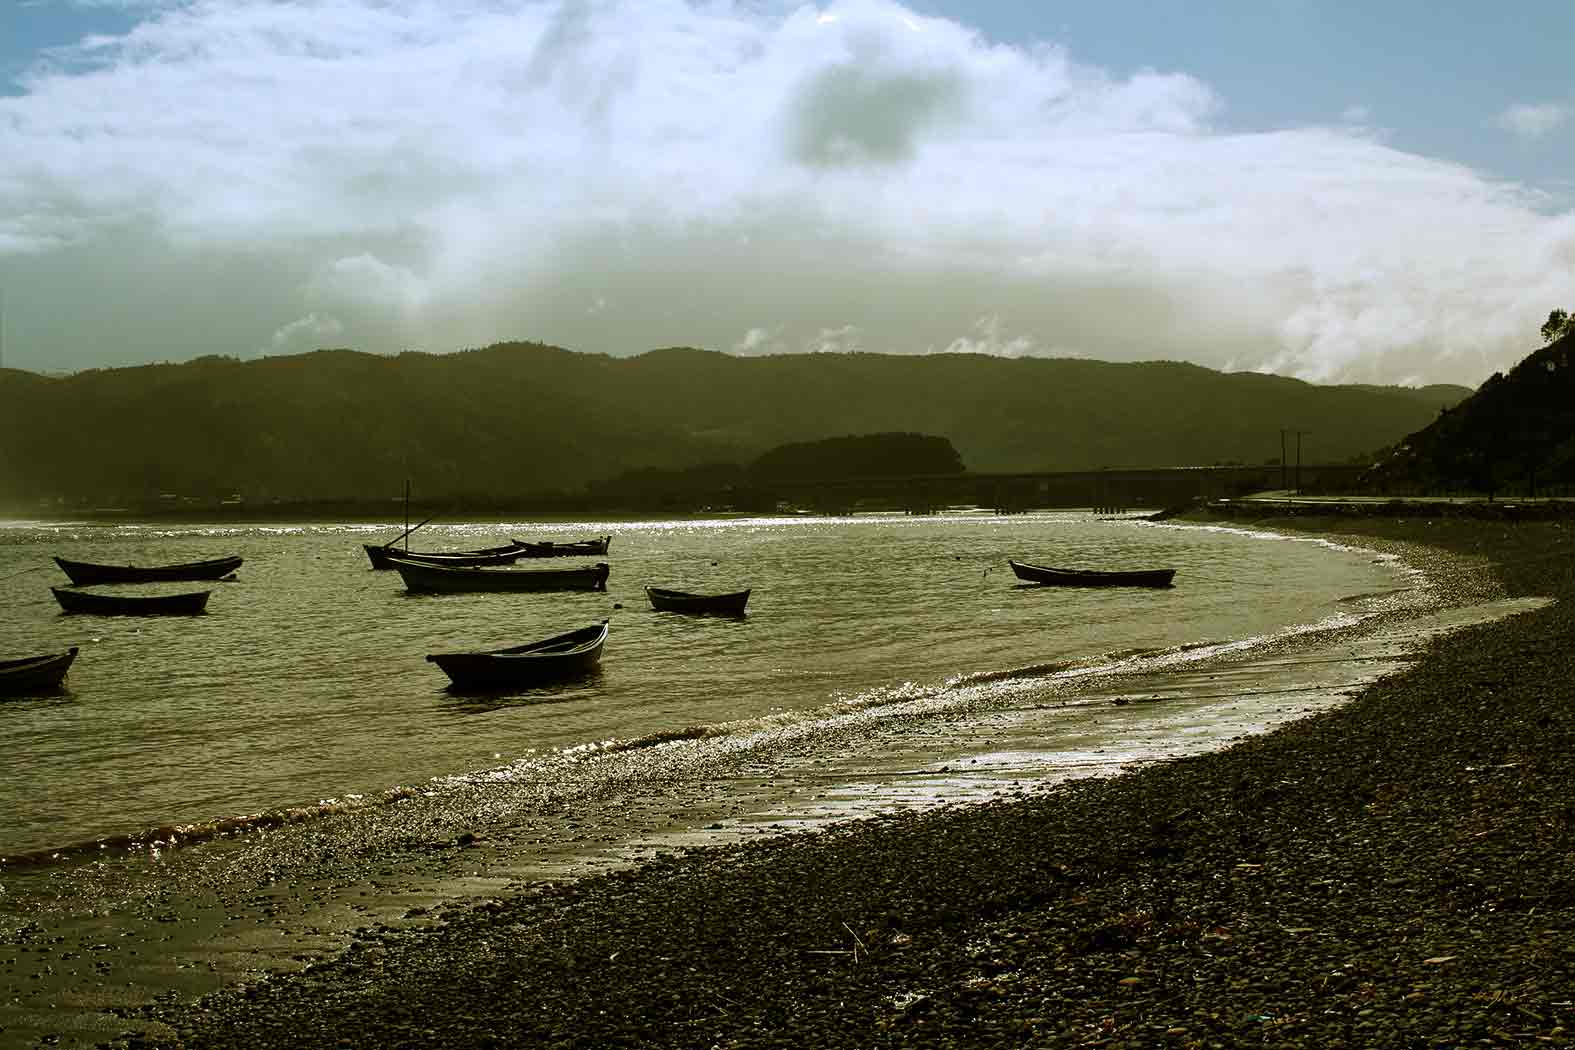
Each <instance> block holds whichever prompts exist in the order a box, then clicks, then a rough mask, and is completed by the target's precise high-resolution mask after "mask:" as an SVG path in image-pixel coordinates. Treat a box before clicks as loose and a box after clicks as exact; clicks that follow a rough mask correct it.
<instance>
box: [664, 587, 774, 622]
mask: <svg viewBox="0 0 1575 1050" xmlns="http://www.w3.org/2000/svg"><path fill="white" fill-rule="evenodd" d="M645 596H646V597H647V598H649V599H650V600H651V608H653V609H656V610H659V611H661V612H681V613H716V614H718V615H721V616H742V615H744V606H745V604H747V603H748V601H749V592H748V591H734V592H733V593H731V594H690V593H689V592H688V591H671V590H668V589H666V588H664V587H647V588H646V589H645Z"/></svg>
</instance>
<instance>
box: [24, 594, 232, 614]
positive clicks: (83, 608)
mask: <svg viewBox="0 0 1575 1050" xmlns="http://www.w3.org/2000/svg"><path fill="white" fill-rule="evenodd" d="M49 589H50V590H51V591H52V592H53V593H54V595H55V601H57V602H59V603H60V607H61V608H62V609H64V610H65V611H66V612H68V613H93V614H95V615H98V616H196V615H199V614H200V613H202V612H203V611H204V610H205V609H206V608H207V606H208V596H209V595H210V594H212V593H213V592H212V591H193V592H192V593H189V594H95V593H93V592H92V591H76V590H72V589H70V588H68V587H51V588H49Z"/></svg>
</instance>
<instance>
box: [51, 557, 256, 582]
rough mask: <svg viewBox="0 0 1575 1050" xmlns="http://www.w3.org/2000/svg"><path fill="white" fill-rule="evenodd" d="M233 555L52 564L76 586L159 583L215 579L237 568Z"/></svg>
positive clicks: (65, 560) (61, 560)
mask: <svg viewBox="0 0 1575 1050" xmlns="http://www.w3.org/2000/svg"><path fill="white" fill-rule="evenodd" d="M241 560H242V559H241V558H239V557H238V556H235V555H231V556H229V557H224V558H209V559H208V560H206V561H187V562H180V563H178V564H175V565H98V564H95V563H93V562H90V561H72V560H70V559H69V558H56V559H55V564H56V565H58V566H60V568H61V569H63V570H64V571H65V574H66V575H67V576H69V577H71V582H72V583H74V584H76V585H77V586H78V587H89V586H92V585H93V584H95V583H160V582H163V581H165V580H218V579H222V578H224V577H225V576H228V575H229V574H230V573H232V572H234V571H235V570H236V569H239V568H240V567H241Z"/></svg>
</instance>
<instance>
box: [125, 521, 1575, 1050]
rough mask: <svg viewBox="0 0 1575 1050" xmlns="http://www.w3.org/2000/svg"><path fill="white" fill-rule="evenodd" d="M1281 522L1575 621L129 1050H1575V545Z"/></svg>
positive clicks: (211, 1012)
mask: <svg viewBox="0 0 1575 1050" xmlns="http://www.w3.org/2000/svg"><path fill="white" fill-rule="evenodd" d="M1261 523H1262V524H1269V525H1272V526H1273V527H1276V528H1295V529H1313V530H1328V531H1334V532H1339V533H1341V534H1347V535H1370V536H1375V537H1379V538H1383V537H1388V538H1392V539H1400V540H1412V541H1419V542H1422V543H1427V544H1431V545H1435V546H1439V547H1444V548H1447V549H1450V550H1453V551H1457V552H1465V553H1477V554H1482V555H1484V556H1487V557H1489V558H1491V559H1492V560H1493V561H1494V563H1495V564H1496V565H1497V567H1498V568H1497V571H1498V572H1499V574H1500V576H1501V579H1502V581H1503V584H1504V587H1505V589H1506V591H1507V592H1508V593H1509V594H1510V595H1549V596H1552V597H1555V598H1557V599H1558V600H1557V601H1556V602H1555V603H1554V604H1552V605H1550V606H1548V607H1546V608H1543V609H1541V610H1539V611H1536V612H1531V613H1525V614H1521V615H1518V616H1515V617H1512V618H1509V619H1505V620H1501V621H1498V622H1495V623H1490V624H1486V625H1482V626H1477V627H1471V628H1467V629H1465V630H1464V631H1462V632H1459V633H1456V634H1453V635H1450V636H1448V637H1447V638H1445V639H1444V640H1443V641H1442V642H1441V643H1438V644H1436V645H1435V646H1434V647H1433V648H1432V649H1431V650H1430V651H1429V652H1428V654H1427V656H1426V658H1425V659H1422V660H1420V661H1418V662H1417V663H1416V664H1415V665H1414V666H1412V667H1411V668H1410V669H1408V670H1406V671H1404V672H1402V673H1399V674H1396V675H1393V676H1390V677H1389V678H1386V679H1383V680H1381V681H1379V682H1378V683H1377V684H1375V685H1373V686H1372V687H1370V688H1368V689H1366V690H1365V691H1364V692H1363V693H1362V694H1361V695H1359V696H1358V697H1356V698H1355V699H1354V700H1353V701H1352V702H1351V703H1349V704H1347V705H1345V706H1343V707H1341V708H1339V709H1337V710H1334V711H1332V712H1328V713H1325V714H1321V715H1317V716H1314V717H1310V718H1306V719H1303V720H1301V721H1298V722H1295V723H1292V724H1290V725H1289V726H1286V727H1284V728H1281V729H1279V730H1277V731H1275V732H1273V733H1270V734H1268V735H1265V736H1259V737H1253V738H1248V739H1244V740H1242V741H1240V742H1238V743H1237V744H1235V745H1234V746H1232V747H1231V748H1230V749H1228V750H1226V751H1222V752H1217V753H1212V754H1208V755H1204V756H1201V757H1193V758H1186V759H1181V760H1177V761H1173V762H1168V763H1164V764H1161V765H1157V766H1153V767H1150V768H1147V769H1144V770H1141V771H1138V772H1134V773H1130V774H1127V775H1123V776H1120V777H1116V778H1114V779H1109V780H1098V781H1093V780H1085V781H1077V782H1074V783H1071V784H1066V785H1062V786H1059V787H1056V788H1053V789H1048V790H1041V791H1036V792H1033V793H1031V794H1024V795H1023V796H1021V797H1017V798H1012V799H1007V800H1003V801H999V802H995V803H989V804H976V805H969V806H960V807H955V808H951V809H943V810H940V811H936V812H931V813H928V814H921V815H910V816H904V817H898V818H889V819H880V820H872V821H865V822H859V823H854V824H850V825H846V826H843V827H840V828H839V829H837V830H834V831H832V832H829V833H821V834H816V835H791V836H786V837H782V838H775V839H769V840H764V841H761V842H759V843H754V844H749V845H743V846H733V847H727V848H715V849H703V850H695V851H691V852H687V853H684V854H680V855H673V856H670V857H667V858H664V859H662V860H659V861H657V862H655V863H652V864H649V865H646V866H644V867H642V868H639V869H636V870H633V871H629V872H622V873H616V874H611V875H606V876H600V877H596V878H588V879H583V880H578V881H575V882H571V883H563V884H556V885H548V886H545V887H541V888H539V889H537V890H536V891H533V892H531V893H529V894H527V895H524V896H521V897H517V898H511V899H505V900H501V901H496V902H492V903H489V904H487V905H485V906H483V907H480V908H477V909H474V910H471V911H469V912H465V913H459V914H454V915H451V916H450V917H449V919H448V921H446V922H444V923H441V924H439V925H435V926H433V927H431V928H427V929H418V930H405V931H397V932H396V931H386V932H379V931H371V932H369V933H368V934H367V935H366V936H363V937H361V938H360V939H358V940H357V941H356V942H355V944H354V945H353V946H352V948H351V950H349V951H348V952H346V953H344V954H343V955H341V956H340V957H338V958H336V959H334V960H332V961H329V962H327V963H324V964H321V965H317V966H314V967H312V968H310V969H308V970H307V971H305V972H304V973H299V974H294V975H291V976H288V977H285V978H282V979H279V980H276V981H272V982H269V983H266V984H264V985H262V986H260V987H253V988H250V989H244V990H238V991H234V992H226V993H222V994H220V995H217V996H214V997H210V998H209V999H207V1000H205V1001H204V1002H202V1003H200V1004H198V1005H197V1006H194V1007H178V1006H168V1007H161V1008H158V1009H157V1010H156V1011H153V1012H152V1013H151V1014H150V1015H149V1016H148V1017H147V1018H145V1020H147V1021H148V1022H149V1023H150V1024H151V1025H152V1027H150V1028H149V1029H148V1031H147V1032H146V1033H145V1034H144V1035H143V1036H141V1037H138V1038H132V1039H129V1040H123V1041H120V1042H118V1043H117V1044H116V1045H117V1046H170V1047H174V1046H180V1047H248V1048H252V1050H257V1048H264V1047H311V1048H322V1047H336V1046H337V1047H440V1046H441V1047H505V1046H541V1047H584V1048H593V1047H594V1048H600V1047H656V1046H672V1047H699V1048H710V1047H718V1048H742V1047H815V1048H820V1047H850V1048H852V1047H858V1048H870V1047H888V1046H889V1047H899V1046H913V1047H951V1046H955V1047H1020V1046H1027V1045H1038V1046H1055V1047H1156V1046H1175V1047H1200V1048H1201V1047H1238V1046H1254V1047H1257V1046H1285V1047H1329V1048H1334V1047H1347V1048H1352V1050H1355V1048H1379V1047H1404V1048H1413V1047H1416V1048H1420V1047H1465V1046H1524V1045H1553V1046H1567V1045H1572V1044H1575V833H1572V826H1575V676H1572V675H1571V673H1570V672H1571V663H1572V660H1571V654H1572V652H1575V601H1572V600H1571V599H1575V526H1571V525H1568V524H1561V523H1559V522H1556V521H1555V522H1518V523H1517V522H1512V521H1468V520H1443V519H1439V520H1429V519H1395V518H1377V517H1375V518H1372V519H1358V520H1352V519H1351V518H1348V517H1342V518H1339V519H1337V520H1336V519H1323V520H1320V519H1311V518H1306V517H1299V518H1297V519H1296V520H1295V521H1283V520H1275V521H1263V522H1261ZM160 1033H163V1034H160ZM170 1033H173V1034H170Z"/></svg>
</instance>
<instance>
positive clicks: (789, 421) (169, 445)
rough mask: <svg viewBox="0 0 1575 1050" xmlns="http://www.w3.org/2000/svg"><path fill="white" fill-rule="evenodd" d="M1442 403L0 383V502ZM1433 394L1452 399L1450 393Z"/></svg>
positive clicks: (631, 367)
mask: <svg viewBox="0 0 1575 1050" xmlns="http://www.w3.org/2000/svg"><path fill="white" fill-rule="evenodd" d="M1470 393H1471V391H1469V390H1468V389H1466V388H1464V387H1433V388H1426V390H1425V391H1418V390H1415V389H1407V388H1383V387H1378V388H1375V387H1371V386H1318V385H1315V384H1310V383H1306V382H1303V381H1301V380H1296V379H1289V378H1286V377H1281V376H1266V375H1261V374H1257V373H1222V372H1216V371H1213V370H1211V369H1208V368H1205V367H1203V366H1200V365H1192V364H1187V363H1183V362H1173V361H1153V362H1139V363H1125V362H1123V363H1113V362H1102V361H1092V360H1086V359H1076V358H1002V357H994V356H990V355H984V354H957V353H947V354H933V355H925V356H906V355H882V354H870V353H842V354H808V355H777V356H763V357H739V356H735V355H731V354H725V353H722V352H719V351H714V350H703V349H697V348H694V347H665V348H660V349H655V350H651V351H648V352H646V353H644V354H640V355H637V356H634V357H613V356H610V355H607V354H600V353H592V352H583V351H576V350H569V349H565V348H562V347H554V346H548V345H545V344H539V343H525V342H509V343H496V344H493V345H491V346H487V347H481V348H475V349H467V350H461V351H456V352H453V353H447V354H428V353H418V352H414V351H407V352H405V353H401V354H395V355H380V354H371V353H365V352H362V351H357V350H351V349H344V348H337V349H321V350H316V351H312V352H309V353H304V354H299V355H291V356H277V357H265V358H259V359H256V360H249V361H240V360H236V359H234V358H227V357H204V358H198V359H196V360H194V361H189V362H184V363H180V364H153V365H142V366H135V367H131V368H119V369H94V370H89V371H85V372H79V373H75V374H72V375H69V376H59V377H56V376H39V375H35V374H33V373H23V372H17V371H16V370H5V371H3V372H0V447H5V448H8V449H11V450H14V451H15V453H16V454H14V455H8V456H6V457H5V459H4V460H3V461H0V500H5V501H7V502H9V503H12V504H15V503H18V502H22V503H27V502H32V501H37V500H55V501H64V502H66V503H73V502H77V503H80V502H84V501H86V502H93V503H104V502H114V501H128V500H130V501H142V502H145V501H146V500H147V499H148V498H150V496H156V495H158V494H180V495H192V496H199V497H203V498H218V497H223V496H227V495H231V494H238V495H241V496H242V497H244V498H245V499H247V500H265V499H270V498H273V499H279V498H284V499H293V500H312V499H338V498H383V497H386V496H389V495H392V494H395V493H397V492H399V491H400V490H401V488H402V487H403V485H404V483H405V482H406V481H407V480H409V481H411V482H412V483H413V484H414V485H416V486H417V487H418V488H419V489H420V490H421V491H423V492H427V493H431V494H434V495H436V494H449V495H465V494H470V495H477V496H488V497H490V498H499V497H506V496H516V497H523V496H528V495H531V494H535V493H546V492H572V491H577V490H579V489H581V488H582V487H583V486H584V485H585V484H586V483H587V482H589V481H596V480H600V481H605V480H606V479H609V478H615V477H617V476H618V475H619V474H620V473H622V472H625V471H632V470H640V469H659V470H681V469H687V468H691V467H695V466H698V465H705V464H714V463H748V462H750V461H752V460H753V459H755V458H756V457H758V456H760V455H761V454H763V453H764V452H766V451H768V450H770V449H772V448H775V447H777V446H780V445H783V444H788V443H791V442H803V441H816V440H821V439H825V438H831V437H841V436H846V435H858V434H875V433H904V432H912V433H925V434H933V435H938V436H943V437H945V438H947V439H948V440H950V441H951V443H952V444H953V446H954V447H955V448H956V450H957V451H958V453H959V454H960V455H961V457H962V459H963V462H964V464H965V465H966V467H967V468H968V469H969V470H973V471H985V472H1005V471H1060V470H1081V469H1094V468H1099V467H1108V466H1196V465H1207V464H1210V463H1219V462H1249V463H1263V462H1267V461H1270V460H1271V459H1274V458H1277V457H1278V456H1279V454H1280V449H1281V440H1282V436H1283V435H1284V434H1285V433H1286V432H1292V431H1300V432H1302V434H1303V435H1304V437H1305V438H1306V443H1305V444H1304V447H1303V455H1305V456H1307V458H1308V461H1309V462H1310V461H1312V460H1313V459H1316V460H1319V461H1324V462H1346V461H1350V460H1351V459H1353V457H1361V456H1366V455H1369V454H1371V453H1373V452H1375V451H1376V450H1378V449H1381V448H1383V447H1385V446H1388V445H1392V444H1394V443H1395V442H1397V441H1399V440H1401V439H1402V438H1403V437H1404V435H1406V434H1408V433H1412V432H1414V431H1416V430H1417V429H1419V428H1420V427H1422V426H1424V425H1425V424H1426V423H1427V422H1429V421H1430V420H1431V419H1432V418H1434V417H1435V415H1436V414H1437V413H1438V412H1439V411H1440V410H1442V409H1444V408H1447V407H1448V406H1449V404H1452V403H1455V402H1458V401H1459V400H1461V399H1464V398H1465V397H1467V396H1469V395H1470ZM1451 399H1452V400H1451Z"/></svg>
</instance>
